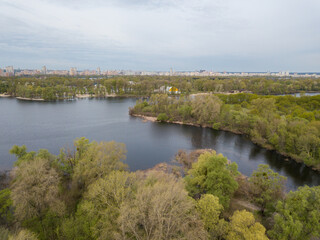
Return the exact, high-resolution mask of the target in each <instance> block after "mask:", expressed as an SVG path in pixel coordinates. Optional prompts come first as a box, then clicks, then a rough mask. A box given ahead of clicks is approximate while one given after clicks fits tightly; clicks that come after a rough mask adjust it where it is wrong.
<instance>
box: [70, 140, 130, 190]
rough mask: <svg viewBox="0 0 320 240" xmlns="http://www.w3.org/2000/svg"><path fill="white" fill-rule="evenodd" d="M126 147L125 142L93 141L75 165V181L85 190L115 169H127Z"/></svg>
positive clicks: (76, 184)
mask: <svg viewBox="0 0 320 240" xmlns="http://www.w3.org/2000/svg"><path fill="white" fill-rule="evenodd" d="M125 154H126V147H125V145H124V144H123V143H117V142H114V141H111V142H100V143H97V142H92V143H91V144H90V146H89V147H88V148H87V149H86V150H85V151H84V152H83V153H81V158H80V159H79V161H78V162H77V164H76V165H75V167H74V173H73V177H72V178H73V183H74V184H75V186H78V187H80V189H82V190H85V189H86V188H87V187H88V186H89V185H90V184H91V183H93V182H94V181H96V180H97V179H99V178H102V177H104V176H107V175H108V174H109V173H110V172H112V171H114V170H126V169H127V168H128V166H127V165H126V164H125V163H123V161H124V160H125V159H126V155H125Z"/></svg>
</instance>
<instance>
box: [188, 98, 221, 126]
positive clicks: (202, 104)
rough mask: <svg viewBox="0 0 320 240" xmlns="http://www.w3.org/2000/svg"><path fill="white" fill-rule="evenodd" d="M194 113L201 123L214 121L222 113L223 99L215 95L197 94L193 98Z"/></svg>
mask: <svg viewBox="0 0 320 240" xmlns="http://www.w3.org/2000/svg"><path fill="white" fill-rule="evenodd" d="M191 104H192V113H193V114H194V116H195V118H196V119H197V121H198V123H199V124H208V123H211V124H212V123H213V121H214V120H215V118H216V117H217V116H219V114H220V108H221V106H222V101H221V100H220V99H219V98H218V97H217V96H214V95H206V96H202V95H200V96H196V97H195V99H193V100H192V102H191Z"/></svg>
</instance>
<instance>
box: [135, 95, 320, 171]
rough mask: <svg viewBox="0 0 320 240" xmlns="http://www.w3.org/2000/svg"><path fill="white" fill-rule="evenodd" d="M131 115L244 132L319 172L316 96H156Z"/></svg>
mask: <svg viewBox="0 0 320 240" xmlns="http://www.w3.org/2000/svg"><path fill="white" fill-rule="evenodd" d="M130 114H131V115H144V116H153V117H156V118H157V120H158V121H162V122H180V123H185V124H193V125H196V126H202V127H210V128H213V129H216V130H226V131H231V132H234V133H238V134H245V135H247V136H248V137H249V138H250V139H251V140H252V141H253V142H254V143H257V144H259V145H260V146H263V147H265V148H267V149H274V150H276V151H278V152H279V153H281V154H283V155H285V156H288V157H291V158H293V159H295V160H296V161H299V162H304V163H305V164H306V165H308V166H311V167H313V168H314V169H317V170H320V96H319V95H318V96H302V97H294V96H261V95H256V94H246V93H240V94H229V95H227V94H217V95H216V94H200V95H196V96H193V97H190V96H180V97H179V98H177V97H172V96H168V95H167V94H154V95H152V96H151V97H150V98H149V99H148V101H147V100H144V101H143V100H141V99H140V100H139V101H137V103H136V105H135V106H134V107H133V108H131V109H130Z"/></svg>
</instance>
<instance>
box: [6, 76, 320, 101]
mask: <svg viewBox="0 0 320 240" xmlns="http://www.w3.org/2000/svg"><path fill="white" fill-rule="evenodd" d="M163 86H172V87H176V88H178V89H179V91H180V92H181V93H183V94H190V93H197V92H215V93H217V92H230V91H251V92H252V93H256V94H263V95H271V94H289V93H296V92H301V91H305V92H310V91H320V79H319V78H301V79H300V78H266V77H259V78H258V77H249V78H245V77H225V78H222V77H170V76H166V77H164V76H115V77H111V78H105V77H91V78H78V77H61V76H41V77H10V78H8V77H3V78H0V93H7V94H9V95H12V96H15V97H24V98H40V99H45V100H47V101H54V100H59V99H73V98H75V97H76V95H77V94H90V95H91V96H95V97H105V96H106V95H110V94H115V95H118V96H150V95H151V94H153V93H155V92H159V91H160V88H161V87H163Z"/></svg>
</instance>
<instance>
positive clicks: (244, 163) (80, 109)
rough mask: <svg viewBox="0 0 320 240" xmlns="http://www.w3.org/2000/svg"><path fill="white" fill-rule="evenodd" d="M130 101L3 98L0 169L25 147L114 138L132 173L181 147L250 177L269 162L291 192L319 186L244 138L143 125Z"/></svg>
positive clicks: (313, 176) (307, 173)
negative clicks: (221, 159) (211, 155)
mask: <svg viewBox="0 0 320 240" xmlns="http://www.w3.org/2000/svg"><path fill="white" fill-rule="evenodd" d="M135 101H136V99H132V98H109V99H101V100H99V99H80V100H75V101H63V102H28V101H21V100H17V99H11V98H10V99H8V98H0V110H1V114H0V169H2V170H4V169H10V168H11V167H12V164H13V162H14V161H15V157H14V156H11V155H10V154H9V153H8V151H9V149H10V148H11V147H12V146H13V145H14V144H17V145H23V144H25V145H26V146H27V147H28V150H35V151H37V150H38V149H40V148H45V149H48V150H49V151H50V152H51V153H53V154H58V153H59V149H60V148H61V147H67V146H69V147H71V148H72V146H73V144H72V142H73V140H74V139H75V138H78V137H86V138H88V139H90V140H95V141H111V140H115V141H118V142H123V143H125V144H126V147H127V150H128V153H127V160H126V162H127V164H128V165H129V166H130V169H131V170H133V171H134V170H137V169H147V168H150V167H153V166H154V165H155V164H157V163H160V162H170V161H171V160H172V159H173V157H174V154H175V153H176V152H177V151H178V150H179V149H187V150H192V149H198V148H212V149H215V150H216V151H217V152H218V153H222V154H223V155H224V156H226V157H227V158H228V159H230V160H231V161H235V162H236V163H237V164H238V166H239V171H241V172H242V173H244V174H246V175H250V174H251V173H252V171H253V170H255V169H257V166H258V165H259V164H262V163H264V164H269V165H270V167H271V168H272V169H273V170H274V171H276V172H279V173H280V174H282V175H284V176H286V177H288V184H287V187H288V189H296V188H297V187H298V186H302V185H304V184H307V185H310V186H313V185H320V174H319V173H318V172H315V171H313V170H312V169H310V168H308V167H306V166H305V165H304V164H299V163H296V162H294V161H290V160H289V161H286V160H285V158H284V157H282V156H280V155H279V154H277V153H275V152H273V151H268V150H265V149H263V148H261V147H258V146H256V145H255V144H253V143H252V142H251V141H250V140H249V139H247V138H246V137H244V136H239V135H235V134H232V133H229V132H223V131H216V130H213V129H208V128H198V127H192V126H182V125H175V124H162V123H152V122H143V121H142V120H141V119H139V118H135V117H130V116H129V115H128V108H129V107H130V106H133V105H134V104H135Z"/></svg>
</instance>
